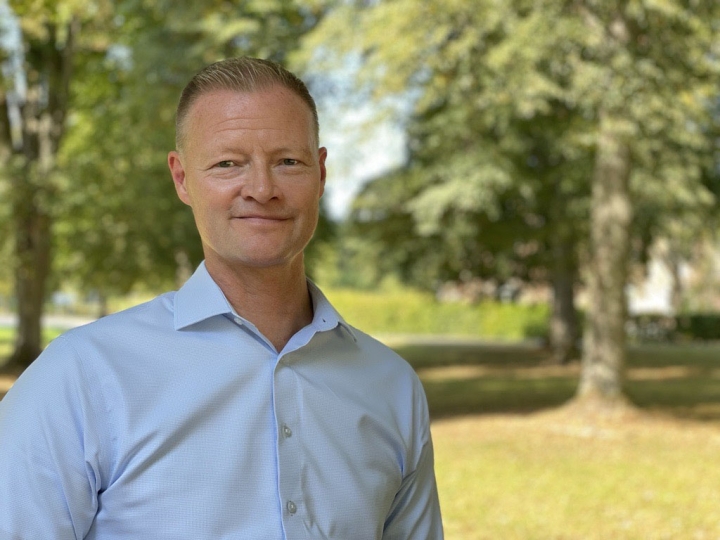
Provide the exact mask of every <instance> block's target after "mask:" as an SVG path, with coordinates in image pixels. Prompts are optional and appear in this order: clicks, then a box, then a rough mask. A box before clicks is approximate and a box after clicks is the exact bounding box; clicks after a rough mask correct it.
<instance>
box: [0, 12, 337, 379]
mask: <svg viewBox="0 0 720 540" xmlns="http://www.w3.org/2000/svg"><path fill="white" fill-rule="evenodd" d="M13 7H14V8H15V11H16V13H17V15H18V16H19V17H20V24H21V27H22V36H23V47H24V57H23V64H22V69H21V72H22V74H23V75H24V77H25V80H26V81H27V92H25V93H24V94H23V96H22V99H21V100H20V101H17V99H16V98H15V97H14V96H15V94H13V90H12V87H11V80H9V79H7V78H6V79H5V80H4V82H5V92H4V93H3V95H2V99H3V104H4V105H9V107H8V106H5V107H3V111H4V113H3V116H2V117H1V118H0V123H1V124H2V130H1V131H2V133H3V135H4V139H2V140H1V141H0V150H2V152H4V153H5V156H4V157H5V158H6V159H3V161H4V162H5V164H6V166H5V171H4V172H5V176H6V177H7V178H9V179H11V182H10V185H9V193H10V197H11V199H12V201H13V203H12V205H13V214H12V230H13V231H14V232H15V234H16V237H17V239H16V242H15V250H14V251H15V254H14V256H15V259H16V260H17V270H16V273H15V274H16V275H15V281H16V290H17V293H16V294H17V300H18V306H19V319H20V324H19V328H18V342H17V344H16V348H15V352H14V353H13V357H12V363H13V364H15V365H16V366H18V367H21V368H22V367H24V366H27V365H28V364H29V363H30V362H31V361H32V360H33V359H34V358H35V357H36V356H37V354H39V352H40V350H41V349H40V347H41V327H40V321H41V315H42V308H43V302H44V300H45V296H46V289H47V282H48V277H49V275H50V271H51V267H52V264H51V263H52V260H53V256H52V252H51V246H52V245H53V244H55V245H56V247H57V259H56V260H57V262H58V263H60V271H61V274H62V275H63V276H65V279H69V276H72V277H73V279H74V280H75V281H76V283H78V284H80V285H81V287H82V288H84V289H86V290H88V289H90V290H92V289H94V290H99V291H102V294H103V295H107V294H111V293H118V292H120V293H122V292H126V291H127V290H129V288H130V287H132V286H133V285H134V284H136V283H137V282H139V281H144V282H145V283H146V284H148V285H149V286H159V285H160V284H162V285H163V286H164V285H166V284H167V283H168V282H169V281H173V278H174V277H175V274H176V272H177V269H178V266H181V267H183V268H185V269H187V268H188V267H189V266H191V265H192V264H194V263H196V262H197V261H199V259H200V257H201V253H200V249H199V242H198V241H197V233H196V232H195V229H194V226H193V225H192V216H191V215H190V213H189V212H188V211H187V209H185V208H183V207H182V206H181V205H180V204H179V203H177V202H176V197H175V195H174V191H173V188H172V183H171V182H170V181H169V179H168V175H167V172H166V170H165V155H166V153H167V151H168V150H169V149H171V148H172V147H173V145H174V142H173V139H174V135H173V133H174V123H173V120H174V108H175V104H176V102H177V99H178V96H179V92H180V90H181V88H182V86H183V85H184V84H185V82H186V81H187V80H188V79H189V78H190V76H191V75H192V74H193V73H195V72H196V71H197V70H198V69H200V68H201V67H203V66H204V65H205V64H207V63H208V62H210V61H214V60H217V59H220V58H223V57H226V56H230V55H238V54H250V55H256V56H263V57H267V58H271V59H274V60H277V61H281V62H284V61H286V57H287V52H288V51H291V50H292V49H293V48H294V47H296V46H297V44H298V42H299V40H300V38H301V37H302V35H303V34H304V33H306V32H307V31H308V30H309V29H311V28H312V27H313V26H314V25H315V24H316V23H317V22H318V20H319V19H320V17H321V16H322V14H323V13H324V11H323V9H324V8H323V7H322V5H320V4H318V5H317V6H313V5H308V4H306V3H301V2H295V1H293V0H281V1H271V0H252V1H249V2H242V3H240V2H224V1H220V0H205V1H202V2H192V3H190V4H188V5H187V6H185V7H184V9H182V10H180V9H177V6H174V5H173V4H172V3H169V2H166V1H164V0H124V1H122V2H116V3H113V2H96V1H93V2H91V1H83V0H63V1H61V2H56V1H47V0H45V1H40V2H32V4H29V3H27V2H22V1H20V0H18V1H17V2H15V3H14V4H13ZM169 10H172V11H173V17H171V18H168V17H167V16H166V15H167V13H168V11H169ZM13 99H15V101H14V102H13ZM13 107H16V108H17V109H18V110H19V111H20V113H21V114H20V118H21V120H22V122H21V124H17V125H16V124H13V121H14V120H13V116H12V114H13V113H12V110H13ZM69 120H70V121H69ZM18 141H20V142H19V143H18ZM55 233H56V234H55Z"/></svg>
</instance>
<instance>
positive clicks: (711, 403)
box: [394, 342, 720, 422]
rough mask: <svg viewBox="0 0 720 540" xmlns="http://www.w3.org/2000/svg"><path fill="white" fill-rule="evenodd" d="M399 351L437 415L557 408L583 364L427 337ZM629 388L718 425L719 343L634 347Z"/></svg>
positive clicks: (521, 349) (662, 408)
mask: <svg viewBox="0 0 720 540" xmlns="http://www.w3.org/2000/svg"><path fill="white" fill-rule="evenodd" d="M394 349H395V350H396V351H397V352H398V353H399V354H400V355H401V356H403V357H404V358H405V359H407V360H408V361H409V362H410V363H411V364H412V365H413V367H414V368H415V369H416V371H417V372H418V374H419V375H420V378H421V379H422V381H423V385H424V386H425V391H426V393H427V396H428V403H429V406H430V412H431V415H432V416H433V418H442V417H448V416H456V415H465V414H484V413H485V414H487V413H500V412H513V413H518V412H520V413H530V412H536V411H540V410H542V409H547V408H553V407H557V406H559V405H562V404H563V403H565V402H566V401H567V400H569V399H571V398H572V397H573V395H574V393H575V390H576V388H577V384H578V380H579V374H580V367H579V364H578V363H577V362H576V363H573V364H570V365H567V366H558V365H553V364H552V362H551V357H550V354H549V353H548V351H546V350H544V349H542V348H540V347H529V346H523V345H478V344H462V343H460V344H452V343H447V342H443V343H438V344H430V343H427V342H426V343H423V344H422V345H416V344H412V343H410V344H404V345H398V346H395V347H394ZM625 392H626V394H627V396H628V397H629V399H630V401H632V402H633V403H634V404H635V405H636V406H638V407H639V408H641V409H644V410H648V411H653V412H660V413H662V414H669V415H672V416H675V417H678V418H687V419H694V420H707V421H714V422H715V421H717V422H720V346H719V345H715V346H703V345H665V346H658V345H648V346H635V347H631V348H630V349H629V351H628V369H627V382H626V384H625Z"/></svg>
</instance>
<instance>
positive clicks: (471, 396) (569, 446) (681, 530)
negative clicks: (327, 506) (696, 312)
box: [394, 343, 720, 540]
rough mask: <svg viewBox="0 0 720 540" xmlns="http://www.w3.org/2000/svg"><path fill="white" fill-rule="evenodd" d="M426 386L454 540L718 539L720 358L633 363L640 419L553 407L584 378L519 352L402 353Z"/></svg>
mask: <svg viewBox="0 0 720 540" xmlns="http://www.w3.org/2000/svg"><path fill="white" fill-rule="evenodd" d="M394 347H395V349H396V350H397V351H398V352H400V354H402V355H403V356H404V357H405V358H407V359H408V360H409V361H410V362H411V363H412V364H413V365H414V366H415V368H416V369H417V371H418V373H419V374H420V376H421V378H422V379H423V382H424V385H425V388H426V391H427V394H428V401H429V404H430V408H431V413H432V415H433V417H434V421H433V426H432V431H433V437H434V442H435V454H436V456H435V459H436V470H437V476H438V486H439V490H440V497H441V502H442V506H443V514H444V520H445V528H446V537H447V539H448V540H478V539H483V540H485V539H487V540H490V539H493V540H494V539H498V538H501V539H518V540H520V539H523V540H525V539H538V540H541V539H542V540H545V539H558V540H559V539H563V540H569V539H582V540H595V539H597V540H606V539H613V540H616V539H627V540H630V539H633V540H634V539H666V538H667V539H671V538H672V539H685V538H687V539H705V538H707V539H710V538H712V539H717V538H720V511H718V509H717V501H718V500H720V467H714V463H715V461H716V460H717V455H718V453H720V346H719V347H710V346H684V347H661V346H643V347H636V348H632V349H631V350H630V355H629V369H628V381H627V394H628V396H629V397H630V399H631V401H632V402H633V403H634V404H635V405H636V406H637V407H638V408H639V411H638V412H637V413H636V414H632V415H627V416H626V417H623V418H621V419H616V420H606V421H603V422H600V423H598V422H595V423H589V422H588V421H587V420H583V419H578V418H577V417H575V416H573V415H572V414H571V413H570V412H569V411H568V410H567V409H563V408H562V407H558V406H560V405H562V404H563V403H564V402H565V401H566V400H567V399H569V398H571V397H572V395H573V393H574V391H575V387H576V385H577V377H578V374H579V367H578V366H577V365H571V366H566V367H562V366H553V365H550V364H549V363H548V361H549V358H548V356H547V354H546V353H545V352H543V351H542V350H539V349H536V348H532V347H518V346H478V345H473V344H468V343H466V344H462V343H460V344H452V343H441V344H436V345H433V344H431V343H423V344H412V343H409V344H402V343H396V344H395V345H394Z"/></svg>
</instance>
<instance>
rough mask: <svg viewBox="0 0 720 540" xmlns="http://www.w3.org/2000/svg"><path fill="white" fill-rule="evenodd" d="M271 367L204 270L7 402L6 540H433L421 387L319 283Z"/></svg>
mask: <svg viewBox="0 0 720 540" xmlns="http://www.w3.org/2000/svg"><path fill="white" fill-rule="evenodd" d="M309 287H310V291H311V296H312V299H313V305H314V318H313V321H312V323H311V324H310V325H308V326H307V327H305V328H303V329H302V330H300V331H299V332H298V333H297V334H295V335H294V336H293V337H292V338H291V339H290V341H289V342H288V344H287V345H286V346H285V348H284V349H283V350H282V351H280V353H278V352H277V351H276V350H275V348H274V347H273V346H272V345H271V344H270V343H269V342H268V341H267V340H266V339H265V338H264V337H263V336H262V335H261V334H260V333H259V332H258V331H257V329H256V328H255V327H254V326H253V325H252V324H251V323H250V322H248V321H246V320H243V319H242V318H240V317H238V316H237V315H236V314H235V313H234V312H233V309H232V307H231V306H230V304H229V303H228V301H227V300H226V298H225V297H224V295H223V294H222V291H221V290H220V288H219V287H218V286H217V285H216V284H215V282H214V281H213V280H212V278H211V277H210V275H209V274H208V273H207V270H206V269H205V266H204V265H201V266H200V267H199V268H198V270H197V271H196V272H195V274H194V275H193V276H192V277H191V279H190V280H189V281H188V282H187V283H186V284H185V285H184V286H183V287H182V288H181V289H180V290H179V291H178V292H176V293H167V294H164V295H162V296H159V297H158V298H156V299H154V300H152V301H150V302H148V303H146V304H143V305H140V306H137V307H135V308H132V309H129V310H127V311H124V312H121V313H118V314H115V315H110V316H108V317H105V318H103V319H100V320H98V321H96V322H94V323H92V324H89V325H87V326H84V327H80V328H77V329H74V330H71V331H70V332H68V333H66V334H64V335H63V336H61V337H59V338H57V339H56V340H54V341H53V342H52V343H51V344H50V345H49V346H48V348H47V349H46V350H45V352H44V353H43V354H42V355H41V356H40V358H38V359H37V360H36V361H35V362H34V363H33V364H32V365H31V366H30V367H29V368H28V369H27V370H26V371H25V373H24V374H23V375H22V376H21V377H20V378H19V379H18V381H17V382H16V383H15V385H14V386H13V388H12V389H11V390H10V391H9V392H8V394H7V396H6V397H5V399H3V401H2V402H0V540H9V539H12V540H65V539H68V540H69V539H83V538H85V539H92V540H119V539H123V540H131V539H132V540H164V539H168V540H183V539H187V540H204V539H208V540H223V539H234V540H235V539H237V540H239V539H247V540H263V539H272V540H277V539H282V538H286V539H290V540H292V539H300V538H303V539H310V538H312V539H324V538H333V539H343V540H364V539H368V540H370V539H372V540H375V539H396V540H416V539H433V540H435V539H440V538H442V525H441V519H440V510H439V505H438V497H437V489H436V485H435V476H434V472H433V453H432V442H431V439H430V431H429V421H428V411H427V405H426V400H425V395H424V393H423V389H422V386H421V384H420V382H419V380H418V378H417V376H416V375H415V373H414V372H413V370H412V369H411V367H410V366H409V365H408V364H407V363H406V362H405V361H404V360H402V359H401V358H400V357H399V356H397V355H396V354H395V353H394V352H392V351H391V350H390V349H388V348H387V347H385V346H383V345H382V344H380V343H378V342H377V341H375V340H374V339H372V338H370V337H369V336H367V335H365V334H363V333H362V332H359V331H358V330H356V329H354V328H352V327H351V326H349V325H348V324H347V323H345V322H344V321H343V320H342V318H341V317H340V316H339V315H338V313H337V312H336V311H335V310H334V309H333V307H332V306H331V305H330V303H329V302H328V301H327V300H326V299H325V297H324V296H323V295H322V293H321V292H320V291H319V290H318V289H317V288H316V287H315V286H314V285H313V284H312V283H310V284H309Z"/></svg>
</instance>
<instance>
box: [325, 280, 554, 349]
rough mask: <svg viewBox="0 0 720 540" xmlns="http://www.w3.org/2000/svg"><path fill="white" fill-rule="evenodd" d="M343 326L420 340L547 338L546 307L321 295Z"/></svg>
mask: <svg viewBox="0 0 720 540" xmlns="http://www.w3.org/2000/svg"><path fill="white" fill-rule="evenodd" d="M325 293H326V295H327V297H328V299H329V300H330V301H331V302H332V303H333V305H334V306H335V307H336V308H337V309H338V311H339V312H340V313H341V314H342V315H343V317H344V318H345V320H347V321H348V323H350V324H352V325H354V326H356V327H358V328H359V329H360V330H362V331H364V332H368V333H370V334H376V335H387V334H426V335H454V336H473V337H479V338H485V339H498V340H522V339H527V338H537V337H542V336H545V335H547V318H548V307H547V306H546V305H544V304H537V305H521V304H502V303H496V302H490V301H487V302H482V303H480V304H477V305H470V304H464V303H459V302H457V303H444V302H438V301H436V300H435V299H434V297H433V296H432V295H431V294H429V293H424V292H420V291H413V290H408V289H405V290H403V289H394V290H393V289H389V290H383V291H377V292H369V291H358V290H349V289H326V290H325Z"/></svg>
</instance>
